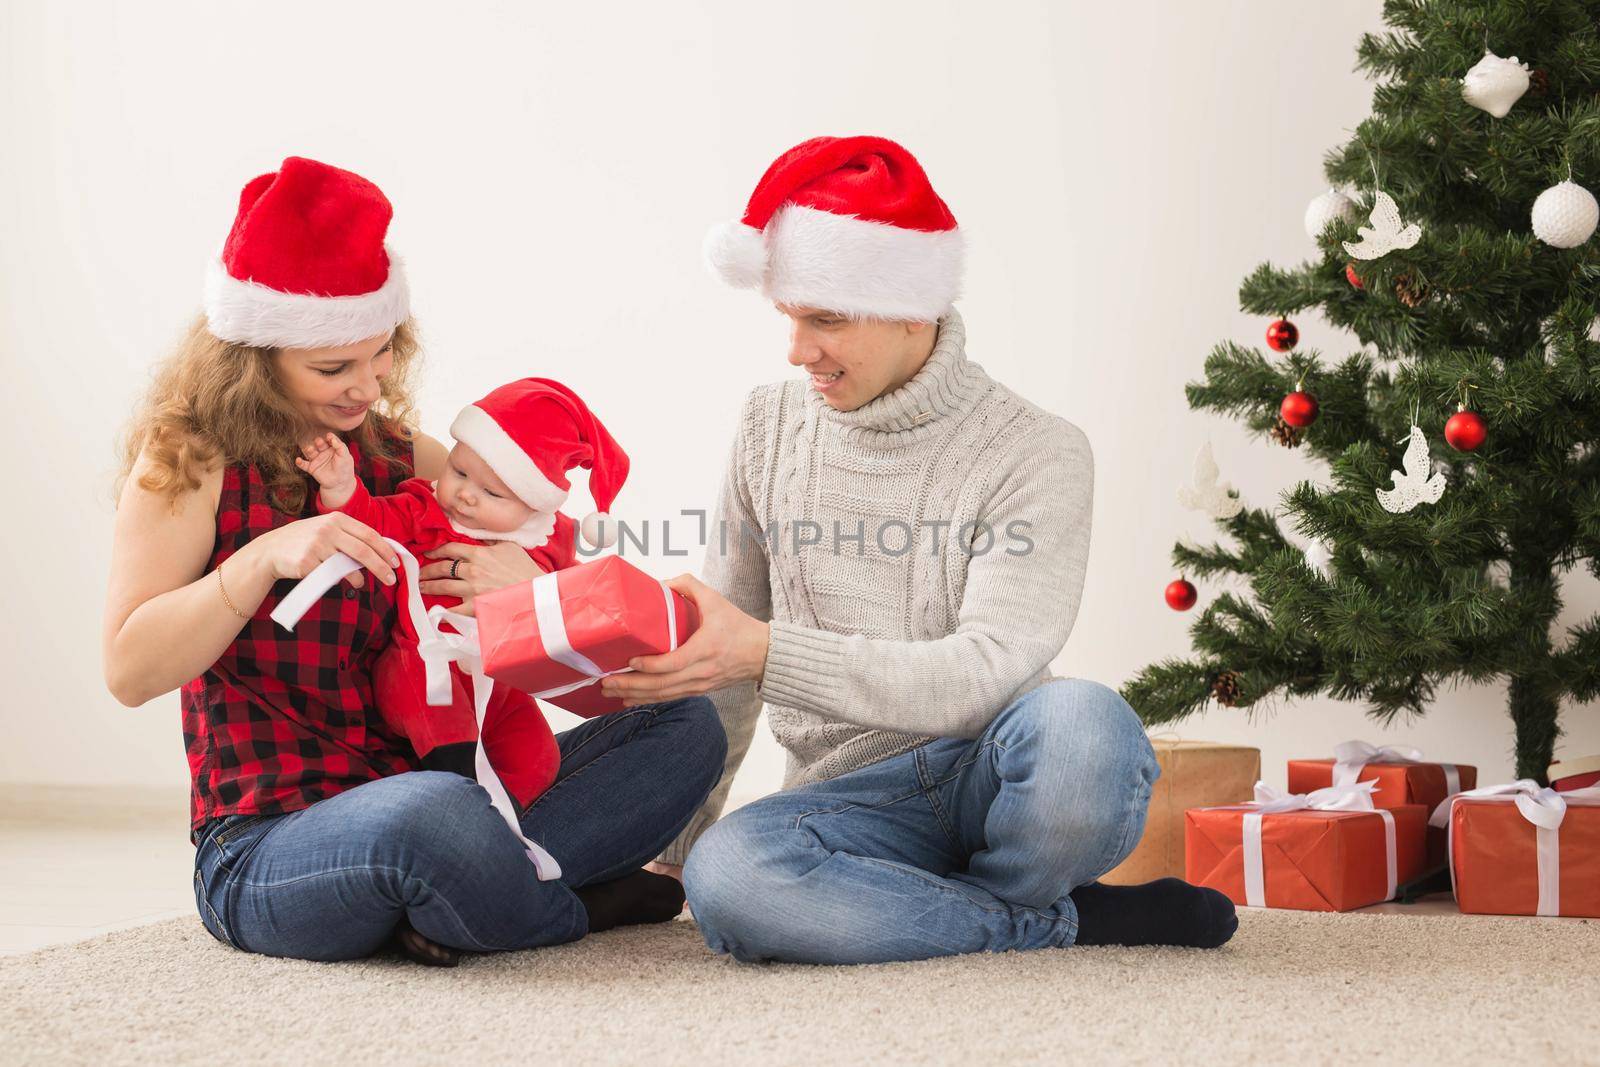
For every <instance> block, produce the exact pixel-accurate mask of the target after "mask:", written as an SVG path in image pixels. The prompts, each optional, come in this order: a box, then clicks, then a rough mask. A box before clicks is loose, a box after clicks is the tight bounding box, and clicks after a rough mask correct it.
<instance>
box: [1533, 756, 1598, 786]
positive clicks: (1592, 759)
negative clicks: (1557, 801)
mask: <svg viewBox="0 0 1600 1067" xmlns="http://www.w3.org/2000/svg"><path fill="white" fill-rule="evenodd" d="M1545 777H1546V778H1548V779H1550V788H1551V789H1554V790H1555V791H1556V792H1557V793H1569V792H1571V791H1572V790H1574V789H1587V788H1589V787H1590V786H1591V785H1600V756H1580V757H1578V758H1577V759H1568V760H1562V761H1561V762H1559V763H1552V764H1550V768H1549V770H1547V771H1545Z"/></svg>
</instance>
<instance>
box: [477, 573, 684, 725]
mask: <svg viewBox="0 0 1600 1067" xmlns="http://www.w3.org/2000/svg"><path fill="white" fill-rule="evenodd" d="M475 614H476V615H477V620H478V624H477V642H478V651H479V655H480V656H481V657H482V662H483V672H484V673H485V674H486V675H488V676H489V677H490V678H492V679H494V680H495V681H497V682H500V683H502V684H504V685H509V686H513V687H515V688H517V689H521V690H524V691H525V692H528V693H531V694H532V695H533V696H535V697H538V698H539V699H541V700H548V701H550V702H551V703H553V704H555V705H556V706H557V707H561V708H565V709H566V710H568V711H571V712H573V713H574V714H577V715H583V716H585V717H593V716H595V715H604V714H607V713H610V712H614V711H621V710H622V709H623V707H625V706H626V705H625V704H624V702H623V701H622V700H620V699H615V698H611V697H606V696H603V695H602V694H601V693H600V689H599V687H598V686H596V685H595V684H594V683H595V682H596V681H598V680H599V679H601V678H603V677H605V676H606V675H608V674H619V673H622V672H624V671H626V670H628V669H629V668H628V660H629V659H631V658H633V657H634V656H654V655H660V654H662V653H665V652H670V651H672V650H673V649H675V648H677V647H678V646H679V644H681V643H682V642H683V641H684V640H686V639H687V638H688V637H689V635H690V634H692V633H693V632H694V631H695V629H696V628H697V627H698V626H699V625H700V615H699V612H698V611H697V610H696V609H695V606H694V603H693V602H692V601H690V600H689V599H688V598H686V597H684V596H683V595H682V594H680V593H677V592H674V591H673V590H672V589H669V588H668V587H667V586H666V584H665V583H664V582H661V581H658V580H657V579H655V578H652V577H651V576H650V575H648V574H646V573H645V572H644V571H642V570H640V569H639V568H638V567H635V566H634V565H633V564H631V563H629V562H627V561H626V560H624V559H623V558H622V557H620V556H604V557H602V558H600V559H597V560H593V561H591V562H589V563H582V564H579V565H578V566H576V567H569V568H567V569H566V570H559V571H554V572H552V573H550V574H542V575H540V576H539V577H537V578H535V579H533V580H532V581H531V582H523V583H521V584H518V585H513V586H509V587H507V588H505V589H500V590H497V591H495V592H493V593H485V594H483V595H482V596H480V597H478V598H477V600H476V601H475Z"/></svg>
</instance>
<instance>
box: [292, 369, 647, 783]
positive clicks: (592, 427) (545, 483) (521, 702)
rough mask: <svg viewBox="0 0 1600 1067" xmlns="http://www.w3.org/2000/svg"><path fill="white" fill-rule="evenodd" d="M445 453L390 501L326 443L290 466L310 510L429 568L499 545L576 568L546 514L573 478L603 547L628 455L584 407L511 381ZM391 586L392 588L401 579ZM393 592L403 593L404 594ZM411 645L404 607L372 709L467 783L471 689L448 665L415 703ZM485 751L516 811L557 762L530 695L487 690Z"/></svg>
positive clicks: (465, 423)
mask: <svg viewBox="0 0 1600 1067" xmlns="http://www.w3.org/2000/svg"><path fill="white" fill-rule="evenodd" d="M450 435H451V436H452V437H454V438H455V440H456V444H455V447H454V448H452V449H451V450H450V455H449V460H448V462H447V463H446V465H445V469H444V473H443V474H442V475H441V476H440V478H439V481H438V485H437V486H434V485H433V484H432V483H430V482H428V481H427V480H426V479H423V478H412V479H410V480H408V481H405V482H403V483H401V485H400V486H399V489H398V491H397V492H396V493H394V494H393V495H392V496H376V497H375V496H372V495H370V494H369V493H368V492H367V489H366V486H364V485H363V484H362V483H361V481H360V479H358V478H357V477H356V475H355V464H354V462H353V460H352V457H351V455H350V450H349V449H348V448H347V447H346V446H345V444H344V442H343V441H342V440H340V439H339V438H338V437H337V436H336V435H334V434H331V433H330V434H328V435H326V436H325V437H323V438H320V439H318V440H317V441H316V442H314V443H313V444H311V445H309V446H307V447H306V448H305V449H304V453H305V454H304V457H303V458H301V457H296V459H295V463H296V464H297V465H298V466H299V467H300V469H301V470H303V471H305V472H306V473H308V474H310V475H311V477H312V478H314V479H315V480H316V482H317V484H318V485H319V486H320V487H321V492H320V493H319V494H318V497H317V510H318V511H320V512H324V513H326V512H330V511H339V512H342V513H343V514H346V515H349V516H350V517H351V518H354V519H357V520H359V521H361V522H363V523H365V524H367V525H368V526H370V527H372V528H373V529H374V530H376V531H377V532H378V533H379V534H381V535H383V536H385V537H392V538H393V539H394V540H396V541H398V542H399V543H400V544H402V545H404V546H405V547H406V548H407V549H409V550H410V551H411V553H412V555H414V556H416V557H418V559H419V560H421V561H423V562H427V560H426V557H427V556H428V554H429V553H430V552H433V551H436V550H437V549H438V548H439V546H440V545H442V544H446V543H448V542H457V543H461V544H483V543H485V542H492V541H511V542H514V543H516V544H518V545H521V546H522V547H523V548H524V549H525V550H526V551H527V553H528V556H529V557H530V558H531V559H532V560H533V561H534V562H535V563H536V564H537V565H538V566H539V568H540V569H541V570H544V571H546V572H548V571H553V570H560V569H562V568H565V567H570V566H571V565H572V564H573V563H574V562H575V561H576V558H577V547H576V540H575V534H576V532H577V529H578V524H577V523H575V522H574V521H573V520H572V519H571V518H569V517H567V516H566V515H563V514H561V513H560V512H558V511H557V510H556V509H557V508H558V507H560V505H561V504H562V503H563V502H565V500H566V499H567V494H568V491H569V489H570V485H569V483H568V481H567V478H566V475H567V472H569V471H571V470H572V469H573V468H574V467H586V468H589V469H590V470H591V472H592V473H591V475H590V479H589V492H590V495H591V496H593V497H594V500H595V503H596V505H597V506H598V507H599V508H600V509H601V510H602V513H596V514H593V515H590V516H589V517H587V518H586V519H585V520H584V521H583V524H582V532H583V535H584V538H585V540H587V541H589V542H590V543H591V544H594V545H596V546H598V547H604V544H603V541H609V540H610V538H604V539H603V538H602V529H601V528H602V526H603V525H609V523H608V522H607V521H606V520H607V516H606V515H604V514H603V511H604V510H605V509H607V508H609V507H610V505H611V501H612V500H613V499H614V498H615V496H616V494H617V492H618V491H619V490H620V489H621V487H622V482H623V481H624V480H625V479H626V478H627V475H628V457H627V454H626V453H624V452H623V451H622V449H621V448H620V447H619V446H618V445H617V443H616V441H615V440H613V439H612V437H611V435H610V434H609V433H608V432H607V431H606V429H605V427H604V426H602V425H601V424H600V421H599V420H598V419H596V418H595V417H594V415H593V414H592V413H591V412H590V411H589V409H588V408H587V407H586V406H585V405H584V403H583V401H582V400H581V399H579V398H578V396H577V394H575V393H573V392H572V391H571V390H570V389H568V388H567V387H566V386H564V385H562V384H560V383H559V382H555V381H551V380H550V379H548V378H523V379H520V380H518V381H515V382H511V383H509V384H507V385H503V386H501V387H500V388H498V389H496V390H494V391H493V392H491V393H490V394H489V395H488V396H486V397H484V398H483V399H482V400H480V401H478V403H476V404H473V405H470V406H469V407H467V408H465V409H463V410H462V412H461V413H460V414H459V415H457V416H456V420H455V422H454V423H453V424H452V425H451V427H450ZM405 580H406V579H405V577H404V576H403V575H402V576H401V582H402V583H403V582H404V581H405ZM400 594H401V596H402V597H404V596H405V588H404V586H403V585H402V586H400ZM460 602H461V600H460V598H459V597H454V596H432V595H425V596H424V597H423V604H424V607H425V608H427V609H431V608H433V607H434V606H435V605H443V606H444V607H445V608H447V609H448V608H453V607H455V606H457V605H458V604H460ZM417 642H418V634H417V632H416V627H415V625H414V623H413V622H412V619H411V617H410V613H409V612H407V611H404V610H402V611H401V612H400V614H399V617H398V620H397V623H396V625H395V628H394V630H393V632H392V634H391V638H390V644H389V647H387V648H386V649H384V651H383V652H382V653H380V654H379V657H378V662H377V666H376V669H375V671H374V675H373V699H374V702H375V703H376V705H377V710H378V713H379V715H380V717H381V718H382V719H383V721H384V722H385V723H386V724H387V725H388V726H389V728H390V729H391V730H393V731H394V732H395V733H396V734H399V735H400V736H401V737H404V738H406V739H407V740H408V741H409V742H410V744H411V746H412V748H413V749H414V750H415V752H416V754H417V756H418V758H419V759H420V760H421V761H422V765H423V766H424V767H427V768H430V769H433V770H447V771H454V772H456V773H458V774H461V775H464V776H466V777H468V778H475V777H476V776H475V774H474V760H475V754H476V745H477V741H478V727H477V715H476V712H475V710H474V707H473V701H472V691H471V684H470V678H468V677H467V676H466V675H464V674H463V673H462V672H461V670H460V668H459V667H457V666H456V665H455V664H451V666H450V687H451V701H450V704H449V705H448V706H444V705H430V704H429V703H428V702H427V692H426V690H427V687H426V683H425V677H426V672H425V667H424V664H423V662H422V657H421V656H420V654H419V653H418V650H417ZM483 747H484V751H485V754H486V755H487V756H488V758H489V762H490V764H491V765H492V766H493V768H494V770H495V773H496V774H497V775H498V777H499V778H500V781H501V784H503V785H504V786H505V789H506V792H507V793H509V794H510V795H511V797H512V798H513V799H514V800H515V801H516V802H517V805H518V808H519V809H525V808H526V807H527V806H528V805H529V804H531V803H532V802H533V801H534V799H535V798H537V797H538V796H539V795H540V794H541V793H543V792H544V791H545V790H546V789H548V788H549V787H550V783H551V782H553V781H554V780H555V775H556V770H557V768H558V766H559V764H560V751H559V749H558V748H557V746H556V742H555V738H554V736H553V735H552V734H551V732H550V727H549V725H548V723H546V721H545V718H544V715H543V713H542V712H540V710H539V708H538V705H537V704H536V703H535V702H534V700H533V698H532V697H530V696H529V695H528V694H526V693H523V692H520V691H518V690H515V689H512V688H510V687H509V686H496V687H494V689H493V691H492V693H491V696H490V702H489V706H488V710H487V713H486V714H485V717H484V727H483Z"/></svg>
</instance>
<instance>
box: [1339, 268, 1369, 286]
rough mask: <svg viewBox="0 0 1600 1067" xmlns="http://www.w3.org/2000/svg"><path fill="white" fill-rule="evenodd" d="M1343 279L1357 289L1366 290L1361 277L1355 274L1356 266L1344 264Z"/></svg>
mask: <svg viewBox="0 0 1600 1067" xmlns="http://www.w3.org/2000/svg"><path fill="white" fill-rule="evenodd" d="M1344 277H1345V280H1346V281H1348V282H1349V283H1350V284H1351V285H1353V286H1355V287H1356V288H1357V289H1365V288H1366V285H1364V284H1363V283H1362V281H1361V276H1360V275H1358V274H1357V273H1356V265H1355V264H1354V263H1346V264H1345V265H1344Z"/></svg>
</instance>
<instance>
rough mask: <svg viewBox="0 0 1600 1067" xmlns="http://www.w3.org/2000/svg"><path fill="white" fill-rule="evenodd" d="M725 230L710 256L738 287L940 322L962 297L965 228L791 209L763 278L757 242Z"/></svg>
mask: <svg viewBox="0 0 1600 1067" xmlns="http://www.w3.org/2000/svg"><path fill="white" fill-rule="evenodd" d="M739 225H740V227H741V228H742V230H745V231H749V232H748V233H741V232H740V231H739V230H732V231H730V230H729V229H728V228H726V227H723V228H720V229H717V230H713V232H712V234H710V235H708V236H707V239H706V245H705V251H706V256H707V259H708V260H709V261H710V263H711V266H712V267H713V268H714V269H715V270H716V272H717V273H718V274H719V275H720V276H721V277H722V278H723V279H724V280H725V281H727V282H728V283H729V284H730V285H734V286H742V287H749V286H751V285H752V284H754V283H753V282H752V281H751V279H752V278H753V277H757V276H759V278H760V286H761V292H762V293H763V294H764V295H765V296H766V297H767V299H769V300H771V301H773V302H774V303H778V304H787V305H789V306H791V307H816V308H825V309H827V310H829V311H837V312H840V313H842V314H847V315H860V316H863V317H866V318H875V319H891V320H899V321H906V322H933V321H934V320H936V319H938V318H939V316H941V315H943V314H945V312H947V311H949V310H950V305H951V304H952V303H954V302H955V300H956V298H957V297H959V296H960V295H961V278H962V273H963V271H964V269H965V260H966V252H965V238H964V237H963V236H962V234H961V231H960V230H942V231H924V230H909V229H904V228H902V227H899V226H890V225H887V224H885V223H881V222H870V221H868V220H866V219H860V218H855V217H853V216H848V215H835V214H834V213H832V212H830V211H818V210H816V209H815V208H808V207H801V206H800V205H798V204H788V205H785V206H784V207H782V208H780V209H779V210H778V212H777V213H776V214H775V215H773V216H772V218H771V220H769V221H768V223H767V227H766V230H765V231H764V233H763V236H762V239H763V243H764V246H765V253H766V258H765V263H764V270H763V271H762V272H761V273H760V274H759V275H758V274H757V272H756V267H757V266H758V264H757V263H756V262H755V261H754V260H753V258H752V256H753V251H754V246H753V244H752V243H751V241H750V238H751V237H752V236H753V235H754V234H755V233H756V231H755V230H753V229H751V227H748V226H743V224H739Z"/></svg>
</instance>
